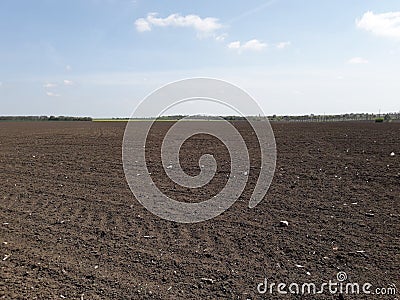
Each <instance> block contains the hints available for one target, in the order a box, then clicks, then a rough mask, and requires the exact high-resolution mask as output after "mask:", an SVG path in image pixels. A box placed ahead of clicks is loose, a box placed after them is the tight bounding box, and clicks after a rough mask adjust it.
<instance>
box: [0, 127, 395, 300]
mask: <svg viewBox="0 0 400 300" xmlns="http://www.w3.org/2000/svg"><path fill="white" fill-rule="evenodd" d="M170 125H171V123H168V122H159V123H157V125H156V128H155V129H154V130H153V131H152V135H151V137H150V138H149V143H148V149H146V150H147V151H148V157H149V170H150V171H151V173H152V174H156V176H155V175H153V178H154V180H155V182H156V183H157V185H158V186H159V187H160V189H162V190H163V191H165V193H167V194H169V195H171V196H172V197H175V198H176V199H178V200H181V201H201V200H204V199H206V198H208V197H211V196H212V195H214V194H216V193H218V191H219V190H220V189H221V188H222V187H223V185H224V183H225V182H226V175H227V174H228V173H229V156H228V153H227V152H226V149H225V148H224V147H223V145H222V144H221V143H218V142H217V141H215V140H214V139H213V138H211V137H209V136H202V135H199V136H197V137H195V138H193V139H190V140H189V141H187V142H186V143H185V145H184V147H183V149H182V152H181V160H182V166H183V167H184V169H185V170H186V171H187V173H189V174H192V175H195V174H197V173H198V166H197V165H198V161H197V160H198V157H199V156H200V155H201V154H204V153H208V152H210V153H211V152H214V155H215V157H216V159H217V161H219V162H220V164H219V167H218V172H217V176H216V178H215V180H213V181H212V182H210V183H209V186H207V187H206V188H205V189H203V190H201V189H196V190H190V189H184V188H182V187H179V186H178V187H177V186H175V185H174V183H173V182H171V181H170V180H169V179H168V178H166V177H165V174H164V172H163V169H162V166H161V164H160V163H159V159H158V156H159V153H158V150H159V145H160V142H161V140H162V136H163V133H164V132H166V130H167V129H168V128H169V126H170ZM235 126H237V127H238V128H239V129H240V130H241V132H242V133H243V135H244V136H245V138H246V142H248V143H249V145H248V148H249V149H250V150H249V151H250V153H251V154H252V162H253V163H252V171H251V173H250V180H249V182H248V185H247V187H246V189H245V191H244V193H243V194H242V196H241V198H240V199H239V200H238V201H237V202H236V203H235V204H234V205H233V206H232V207H231V208H230V209H229V210H228V211H226V212H225V213H223V214H222V215H220V216H218V217H216V218H215V219H212V220H209V221H206V222H202V223H197V224H178V223H174V222H169V221H165V220H163V219H160V218H158V217H156V216H154V215H153V214H151V213H150V212H148V211H147V210H146V209H145V208H144V207H142V206H141V205H140V204H139V203H138V202H137V201H136V200H135V198H134V196H133V194H132V193H131V191H130V189H129V187H128V185H127V183H126V180H125V176H124V172H123V167H122V159H121V147H122V137H123V133H124V128H125V123H123V122H115V123H114V122H105V123H96V122H93V123H92V122H31V123H29V122H2V123H0V171H1V172H0V180H1V185H0V197H1V198H0V199H1V201H0V203H1V205H0V221H1V223H0V265H1V271H0V298H3V299H63V298H65V299H282V298H283V299H293V298H296V299H339V294H335V295H330V294H329V291H327V290H325V292H324V294H323V295H304V296H300V295H298V296H290V295H279V294H278V293H277V292H276V288H275V291H274V293H273V294H269V293H267V294H263V295H261V294H259V293H258V292H257V285H258V284H259V283H261V282H263V281H264V278H267V279H268V281H269V282H275V283H280V282H283V283H287V284H290V283H299V284H301V283H304V282H315V283H316V284H318V285H320V284H321V283H323V282H328V281H329V280H332V281H335V280H336V274H337V273H338V272H339V271H344V272H346V274H347V276H348V281H350V282H358V283H360V284H363V283H365V282H369V283H371V284H373V286H374V287H388V286H390V285H392V284H394V285H396V286H397V293H400V291H399V288H400V282H399V267H400V236H399V229H400V225H399V220H400V219H399V218H400V205H399V201H400V199H399V198H400V164H399V163H400V123H383V124H375V123H364V122H358V123H355V122H343V123H296V124H294V123H279V124H273V129H274V132H275V135H276V142H277V150H278V162H277V168H276V172H275V177H274V179H273V183H272V185H271V188H270V190H269V192H268V194H267V196H266V197H265V199H264V200H263V201H262V202H261V203H260V204H259V205H258V206H257V207H256V208H254V209H249V208H248V207H247V205H248V198H249V196H250V195H251V192H252V188H254V185H255V182H256V180H257V153H258V152H257V147H258V144H257V143H256V142H255V141H254V139H252V135H251V131H250V130H249V128H247V127H246V126H245V124H243V123H241V122H238V123H236V124H235ZM246 136H247V137H246ZM157 149H158V150H157ZM200 149H201V150H200ZM391 152H394V153H395V155H394V156H391V155H390V154H391ZM228 175H229V174H228ZM203 198H204V199H203ZM282 220H286V221H288V223H289V225H288V226H280V221H282ZM372 290H373V289H372ZM377 298H382V299H395V298H396V296H388V295H387V296H376V295H375V296H374V295H344V299H377Z"/></svg>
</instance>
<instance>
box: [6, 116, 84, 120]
mask: <svg viewBox="0 0 400 300" xmlns="http://www.w3.org/2000/svg"><path fill="white" fill-rule="evenodd" d="M0 121H92V118H91V117H68V116H0Z"/></svg>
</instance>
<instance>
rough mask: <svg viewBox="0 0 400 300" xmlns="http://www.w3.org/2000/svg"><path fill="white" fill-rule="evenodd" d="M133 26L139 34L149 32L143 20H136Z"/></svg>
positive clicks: (147, 24) (147, 25) (146, 23)
mask: <svg viewBox="0 0 400 300" xmlns="http://www.w3.org/2000/svg"><path fill="white" fill-rule="evenodd" d="M135 26H136V30H137V31H139V32H145V31H150V30H151V27H150V24H149V22H147V21H146V20H145V19H143V18H140V19H137V20H136V21H135Z"/></svg>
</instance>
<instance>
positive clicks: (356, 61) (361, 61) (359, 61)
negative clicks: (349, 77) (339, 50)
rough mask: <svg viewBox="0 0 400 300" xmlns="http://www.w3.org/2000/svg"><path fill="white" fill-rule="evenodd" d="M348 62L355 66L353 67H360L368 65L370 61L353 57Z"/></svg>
mask: <svg viewBox="0 0 400 300" xmlns="http://www.w3.org/2000/svg"><path fill="white" fill-rule="evenodd" d="M347 62H348V63H349V64H353V65H360V64H367V63H368V60H366V59H365V58H362V57H353V58H350V59H349V60H348V61H347Z"/></svg>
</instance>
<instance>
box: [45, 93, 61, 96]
mask: <svg viewBox="0 0 400 300" xmlns="http://www.w3.org/2000/svg"><path fill="white" fill-rule="evenodd" d="M46 95H47V96H49V97H60V96H61V95H60V94H56V93H53V92H46Z"/></svg>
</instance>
